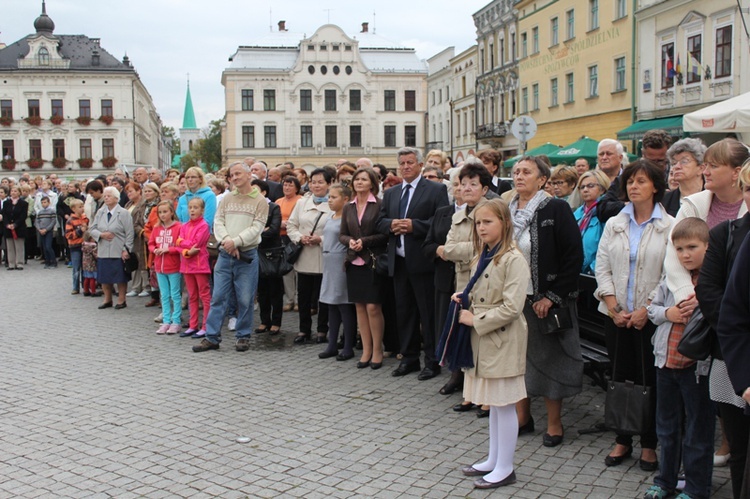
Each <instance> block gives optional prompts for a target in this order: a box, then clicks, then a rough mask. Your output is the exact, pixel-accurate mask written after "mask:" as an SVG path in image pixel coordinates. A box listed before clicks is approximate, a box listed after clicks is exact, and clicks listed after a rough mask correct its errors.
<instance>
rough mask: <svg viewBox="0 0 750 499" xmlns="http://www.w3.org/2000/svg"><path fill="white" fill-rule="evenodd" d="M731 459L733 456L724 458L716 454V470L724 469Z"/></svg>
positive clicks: (726, 455) (725, 455)
mask: <svg viewBox="0 0 750 499" xmlns="http://www.w3.org/2000/svg"><path fill="white" fill-rule="evenodd" d="M730 457H732V455H731V454H724V455H723V456H720V455H719V454H714V468H723V467H724V466H726V465H727V463H728V462H729V458H730Z"/></svg>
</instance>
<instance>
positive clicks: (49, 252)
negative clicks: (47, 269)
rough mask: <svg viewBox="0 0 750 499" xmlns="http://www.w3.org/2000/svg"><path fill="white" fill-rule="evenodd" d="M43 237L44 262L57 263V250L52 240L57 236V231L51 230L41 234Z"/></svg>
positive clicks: (47, 263)
mask: <svg viewBox="0 0 750 499" xmlns="http://www.w3.org/2000/svg"><path fill="white" fill-rule="evenodd" d="M39 236H40V237H41V238H42V252H43V254H44V263H45V264H46V265H55V266H56V265H57V260H56V258H55V250H54V249H53V248H52V241H53V239H54V237H55V233H54V232H53V231H51V230H49V231H47V232H46V233H44V234H39Z"/></svg>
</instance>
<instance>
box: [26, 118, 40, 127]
mask: <svg viewBox="0 0 750 499" xmlns="http://www.w3.org/2000/svg"><path fill="white" fill-rule="evenodd" d="M26 123H28V124H29V125H31V126H39V125H41V124H42V118H41V117H39V116H29V117H28V118H26Z"/></svg>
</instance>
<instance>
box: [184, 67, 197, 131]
mask: <svg viewBox="0 0 750 499" xmlns="http://www.w3.org/2000/svg"><path fill="white" fill-rule="evenodd" d="M182 128H187V129H197V128H198V126H197V125H196V124H195V111H193V99H192V98H191V97H190V79H188V84H187V95H186V96H185V114H184V115H183V117H182Z"/></svg>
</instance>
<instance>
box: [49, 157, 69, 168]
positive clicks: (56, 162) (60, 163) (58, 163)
mask: <svg viewBox="0 0 750 499" xmlns="http://www.w3.org/2000/svg"><path fill="white" fill-rule="evenodd" d="M67 164H68V160H67V159H65V158H54V159H53V160H52V166H54V167H55V168H65V166H66V165H67Z"/></svg>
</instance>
